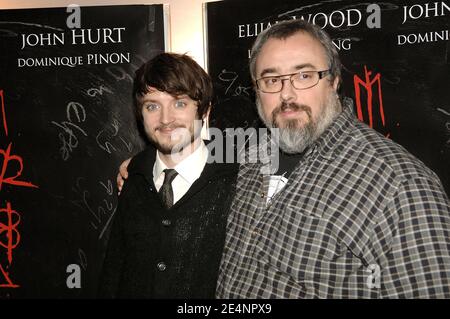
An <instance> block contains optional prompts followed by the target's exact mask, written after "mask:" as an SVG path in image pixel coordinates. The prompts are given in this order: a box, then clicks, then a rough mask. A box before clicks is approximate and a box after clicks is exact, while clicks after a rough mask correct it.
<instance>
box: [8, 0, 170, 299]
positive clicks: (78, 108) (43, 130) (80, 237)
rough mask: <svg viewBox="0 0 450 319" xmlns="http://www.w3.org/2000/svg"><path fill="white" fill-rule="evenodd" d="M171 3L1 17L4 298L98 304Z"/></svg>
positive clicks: (140, 141)
mask: <svg viewBox="0 0 450 319" xmlns="http://www.w3.org/2000/svg"><path fill="white" fill-rule="evenodd" d="M164 50H165V46H164V12H163V6H162V5H152V6H143V5H136V6H104V7H71V8H51V9H30V10H28V9H27V10H1V11H0V298H36V297H39V298H48V297H52V298H55V297H56V298H59V297H62V298H76V297H94V296H95V295H96V290H97V285H98V277H99V272H100V270H101V265H102V261H103V257H104V252H105V246H106V241H107V237H108V235H109V234H108V231H109V225H110V222H111V219H112V217H113V216H114V213H115V211H116V208H117V193H116V185H115V184H116V182H115V176H116V174H117V170H118V166H119V164H120V163H121V162H122V161H123V160H124V159H126V158H128V157H131V156H132V155H134V154H135V153H137V152H138V151H139V150H140V149H141V148H142V147H143V146H144V140H143V139H142V138H141V135H140V134H139V133H138V129H137V127H136V121H135V117H134V114H133V109H132V99H131V89H132V78H133V75H134V71H135V70H136V69H137V68H138V67H139V66H140V65H141V64H142V63H143V62H145V61H146V60H147V59H149V58H151V57H152V56H154V55H156V54H158V53H160V52H163V51H164Z"/></svg>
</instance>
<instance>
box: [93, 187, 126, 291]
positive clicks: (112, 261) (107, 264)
mask: <svg viewBox="0 0 450 319" xmlns="http://www.w3.org/2000/svg"><path fill="white" fill-rule="evenodd" d="M129 188H130V185H129V183H128V182H127V181H126V182H125V184H124V186H123V189H122V193H121V195H120V196H119V204H118V207H117V211H116V213H115V216H114V217H113V220H112V226H111V232H110V235H109V239H108V244H107V249H106V255H105V259H104V261H103V267H102V272H101V275H100V283H99V288H98V296H99V297H100V298H117V297H119V290H120V283H121V278H122V273H123V267H124V262H125V256H126V249H125V236H124V221H125V215H126V213H127V209H126V206H127V205H126V203H127V202H128V200H127V198H128V197H129V194H130V190H129Z"/></svg>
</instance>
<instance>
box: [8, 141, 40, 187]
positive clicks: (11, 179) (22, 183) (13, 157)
mask: <svg viewBox="0 0 450 319" xmlns="http://www.w3.org/2000/svg"><path fill="white" fill-rule="evenodd" d="M0 155H1V156H2V157H3V165H2V170H1V172H0V190H1V189H2V185H3V183H5V184H11V185H16V186H24V187H36V188H37V187H38V186H36V185H33V184H32V183H30V182H25V181H18V180H16V178H18V177H19V176H20V175H22V170H23V160H22V158H21V157H20V156H18V155H11V143H10V144H9V145H8V148H7V149H6V152H5V151H4V150H2V149H0ZM14 162H16V163H17V164H18V165H19V167H18V168H17V167H16V175H14V176H9V177H5V175H6V170H7V168H8V164H9V163H14Z"/></svg>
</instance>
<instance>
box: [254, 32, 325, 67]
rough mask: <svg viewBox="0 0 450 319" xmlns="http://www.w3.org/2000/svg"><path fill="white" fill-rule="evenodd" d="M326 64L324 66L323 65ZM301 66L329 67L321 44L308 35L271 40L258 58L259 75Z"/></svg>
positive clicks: (299, 34)
mask: <svg viewBox="0 0 450 319" xmlns="http://www.w3.org/2000/svg"><path fill="white" fill-rule="evenodd" d="M322 64H324V65H322ZM299 65H302V66H303V65H307V66H308V67H311V68H321V67H323V66H325V65H327V57H326V53H325V49H324V47H323V45H322V44H321V42H320V41H319V40H317V39H315V38H314V37H312V36H311V35H309V34H308V33H305V32H297V33H294V34H293V35H291V36H289V37H286V38H281V39H280V38H270V39H269V40H267V42H266V43H264V45H263V46H262V47H261V51H260V53H259V54H258V56H257V57H256V67H257V73H258V75H259V74H261V72H264V71H265V73H267V69H278V68H284V69H286V68H288V67H289V68H290V69H292V70H294V69H298V66H299Z"/></svg>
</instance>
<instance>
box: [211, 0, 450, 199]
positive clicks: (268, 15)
mask: <svg viewBox="0 0 450 319" xmlns="http://www.w3.org/2000/svg"><path fill="white" fill-rule="evenodd" d="M205 18H206V20H207V21H206V23H205V24H206V26H207V33H206V34H207V40H206V46H207V53H208V54H207V57H208V70H209V73H210V75H211V76H212V77H213V79H214V81H215V84H216V86H217V88H218V90H217V92H218V94H219V96H218V99H219V104H218V105H219V106H222V107H223V108H222V109H220V110H216V112H223V110H226V111H227V113H226V114H227V115H230V117H228V116H227V117H224V118H219V119H216V120H214V119H213V122H214V123H213V124H216V123H218V124H219V126H220V125H222V124H225V125H227V124H228V125H230V124H232V123H230V122H227V121H228V120H229V119H232V117H233V112H232V111H229V110H232V109H234V110H235V112H234V117H235V118H240V119H241V122H240V124H242V125H243V126H244V127H245V126H249V127H250V126H254V125H256V122H255V121H253V120H251V113H252V111H253V110H254V106H253V101H254V93H253V89H252V84H251V81H250V76H249V71H248V61H249V54H250V48H251V46H252V43H253V41H254V40H255V38H256V36H257V35H258V34H259V33H260V32H261V31H263V30H264V29H267V28H270V26H271V25H273V24H275V23H277V21H282V20H289V19H305V20H307V21H310V22H312V23H314V24H316V25H318V26H320V27H321V28H323V29H324V30H326V31H327V32H328V33H329V34H330V35H331V37H332V39H333V43H334V45H335V46H336V48H337V49H338V51H339V54H340V56H341V59H342V62H343V80H344V92H345V95H347V96H349V97H351V98H352V99H353V100H354V102H355V104H354V109H355V114H357V116H358V118H359V119H360V120H362V121H364V122H366V123H367V124H368V125H370V126H371V127H373V128H374V129H376V130H377V131H379V132H380V133H381V134H383V135H385V136H386V137H388V138H391V139H392V140H394V141H396V142H398V143H399V144H401V145H403V146H404V147H405V148H406V149H408V150H409V151H410V152H411V153H413V154H414V155H416V156H417V157H418V158H419V159H421V160H422V161H423V162H424V163H425V164H427V165H428V166H429V167H431V168H432V169H433V170H434V171H435V172H436V173H437V174H438V175H439V177H440V179H441V180H442V182H443V184H444V186H445V188H446V191H447V194H450V41H449V40H450V31H449V30H450V1H438V2H430V1H417V0H416V1H384V2H373V3H371V2H362V1H345V0H343V1H340V0H336V1H311V0H295V1H293V0H283V1H272V0H245V1H232V0H229V1H222V2H211V3H207V4H205ZM224 121H225V123H223V122H224Z"/></svg>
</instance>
